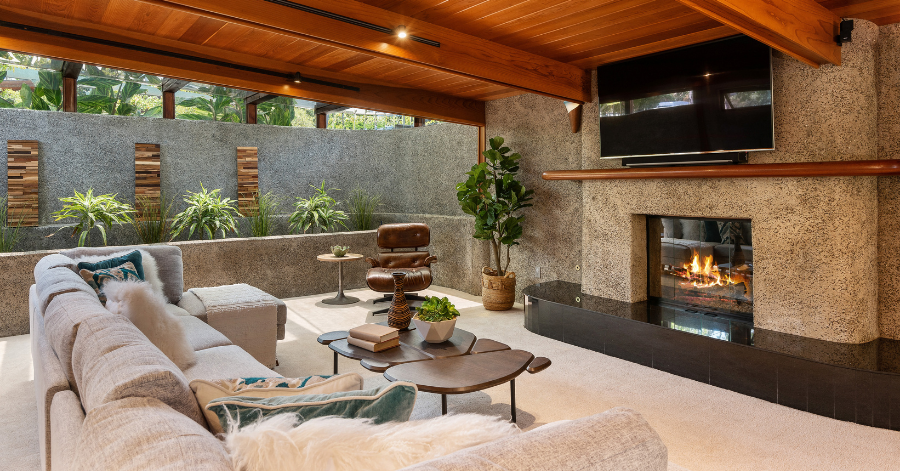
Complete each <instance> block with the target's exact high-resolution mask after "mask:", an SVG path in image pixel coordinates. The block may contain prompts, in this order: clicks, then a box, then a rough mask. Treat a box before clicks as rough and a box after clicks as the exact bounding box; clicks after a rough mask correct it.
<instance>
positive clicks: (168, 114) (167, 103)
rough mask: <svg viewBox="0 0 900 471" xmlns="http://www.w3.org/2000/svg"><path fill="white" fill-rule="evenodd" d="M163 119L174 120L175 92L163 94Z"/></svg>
mask: <svg viewBox="0 0 900 471" xmlns="http://www.w3.org/2000/svg"><path fill="white" fill-rule="evenodd" d="M162 102H163V119H175V92H163V99H162Z"/></svg>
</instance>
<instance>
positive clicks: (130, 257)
mask: <svg viewBox="0 0 900 471" xmlns="http://www.w3.org/2000/svg"><path fill="white" fill-rule="evenodd" d="M126 262H130V263H131V264H132V265H134V271H135V272H137V276H138V278H140V279H142V280H143V279H144V258H143V256H141V252H140V251H138V250H134V251H132V252H128V253H127V254H125V255H122V256H119V257H113V258H109V259H106V260H101V261H99V262H78V267H77V268H76V269H77V270H78V271H79V272H80V271H81V270H88V271H97V270H103V269H106V268H115V267H118V266H121V265H122V264H124V263H126Z"/></svg>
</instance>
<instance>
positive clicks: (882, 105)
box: [876, 24, 900, 339]
mask: <svg viewBox="0 0 900 471" xmlns="http://www.w3.org/2000/svg"><path fill="white" fill-rule="evenodd" d="M880 29H881V35H880V36H879V38H878V51H877V52H878V55H877V61H876V62H877V77H878V158H879V159H900V24H892V25H886V26H882V27H881V28H880ZM878 210H879V211H878V260H879V264H878V275H879V292H878V297H879V299H878V307H879V321H880V329H881V336H882V337H887V338H892V339H900V237H898V234H900V177H879V178H878Z"/></svg>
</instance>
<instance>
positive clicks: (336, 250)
mask: <svg viewBox="0 0 900 471" xmlns="http://www.w3.org/2000/svg"><path fill="white" fill-rule="evenodd" d="M349 251H350V246H349V245H332V246H331V253H332V254H334V256H335V257H343V256H344V255H347V252H349Z"/></svg>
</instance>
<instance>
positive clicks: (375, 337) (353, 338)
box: [347, 324, 400, 352]
mask: <svg viewBox="0 0 900 471" xmlns="http://www.w3.org/2000/svg"><path fill="white" fill-rule="evenodd" d="M347 343H349V344H350V345H354V346H357V347H359V348H365V349H366V350H368V351H370V352H381V351H384V350H387V349H389V348H394V347H398V346H400V333H399V332H398V331H397V329H395V328H393V327H388V326H386V325H378V324H364V325H361V326H359V327H354V328H352V329H350V336H349V337H347Z"/></svg>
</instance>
